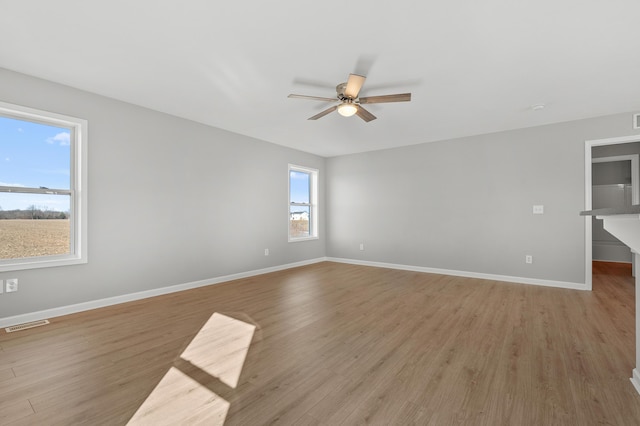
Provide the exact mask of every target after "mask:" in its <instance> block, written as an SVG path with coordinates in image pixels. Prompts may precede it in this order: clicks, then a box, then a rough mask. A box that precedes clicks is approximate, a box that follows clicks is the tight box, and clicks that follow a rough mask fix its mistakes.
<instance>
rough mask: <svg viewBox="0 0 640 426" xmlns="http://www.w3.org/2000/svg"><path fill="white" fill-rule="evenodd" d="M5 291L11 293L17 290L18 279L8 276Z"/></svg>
mask: <svg viewBox="0 0 640 426" xmlns="http://www.w3.org/2000/svg"><path fill="white" fill-rule="evenodd" d="M6 291H7V293H13V292H14V291H18V279H17V278H10V279H8V280H7V286H6Z"/></svg>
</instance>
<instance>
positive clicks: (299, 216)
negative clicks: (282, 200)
mask: <svg viewBox="0 0 640 426" xmlns="http://www.w3.org/2000/svg"><path fill="white" fill-rule="evenodd" d="M289 219H290V220H306V221H307V222H308V221H309V212H291V213H290V214H289Z"/></svg>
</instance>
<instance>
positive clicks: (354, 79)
mask: <svg viewBox="0 0 640 426" xmlns="http://www.w3.org/2000/svg"><path fill="white" fill-rule="evenodd" d="M365 80H366V77H365V76H363V75H358V74H349V80H347V87H346V88H345V89H344V95H345V96H346V97H348V98H351V99H355V98H357V97H358V93H360V89H362V85H363V84H364V81H365Z"/></svg>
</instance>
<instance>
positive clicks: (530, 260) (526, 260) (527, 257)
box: [524, 254, 533, 263]
mask: <svg viewBox="0 0 640 426" xmlns="http://www.w3.org/2000/svg"><path fill="white" fill-rule="evenodd" d="M524 261H525V262H526V263H533V256H531V255H530V254H528V255H526V256H525V257H524Z"/></svg>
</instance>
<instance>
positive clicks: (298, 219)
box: [289, 206, 310, 238]
mask: <svg viewBox="0 0 640 426" xmlns="http://www.w3.org/2000/svg"><path fill="white" fill-rule="evenodd" d="M289 235H290V236H291V237H292V238H296V237H308V236H309V235H310V234H309V207H308V206H290V208H289Z"/></svg>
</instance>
